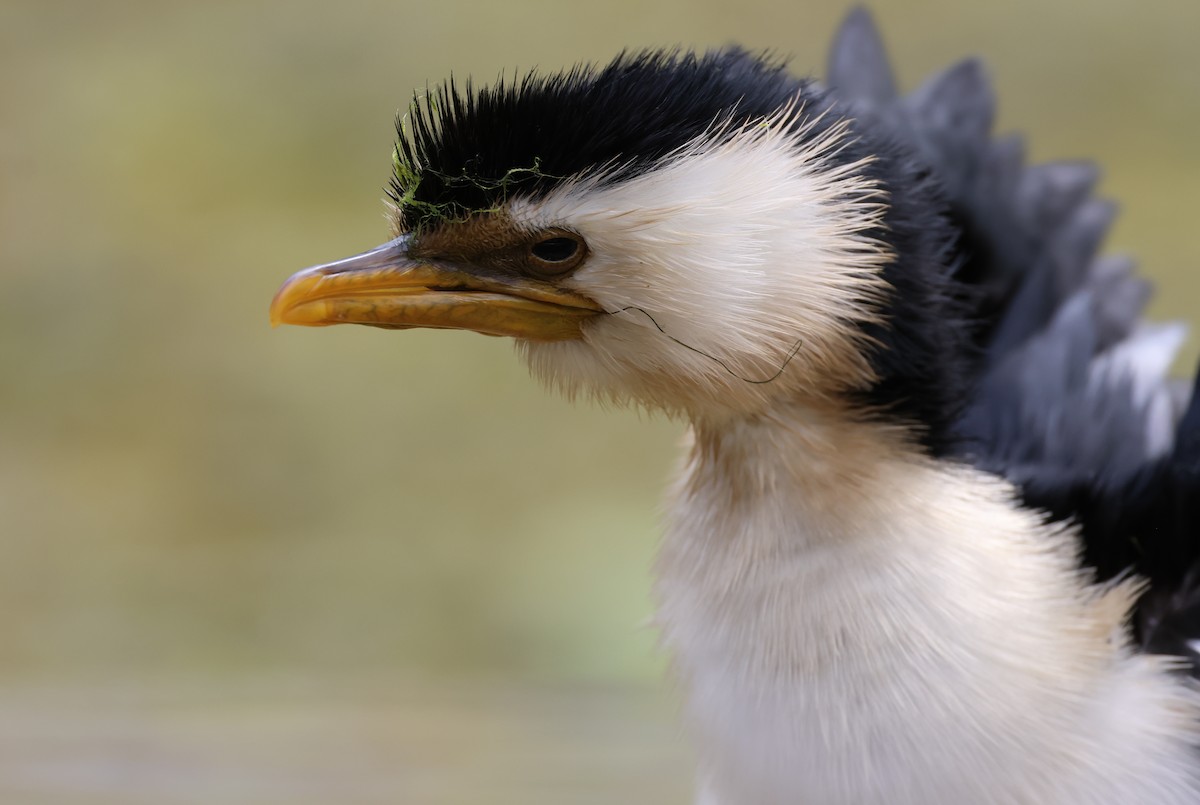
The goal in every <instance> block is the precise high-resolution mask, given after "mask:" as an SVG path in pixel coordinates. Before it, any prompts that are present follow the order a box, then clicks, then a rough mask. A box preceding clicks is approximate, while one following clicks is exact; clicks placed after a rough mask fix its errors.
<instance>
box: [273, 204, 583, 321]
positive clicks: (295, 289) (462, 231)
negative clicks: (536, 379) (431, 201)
mask: <svg viewBox="0 0 1200 805" xmlns="http://www.w3.org/2000/svg"><path fill="white" fill-rule="evenodd" d="M546 257H549V258H551V259H545V258H546ZM586 257H587V246H586V245H585V244H584V243H583V240H582V239H581V238H579V236H578V235H575V234H574V233H572V232H568V231H566V230H557V229H551V230H541V231H537V232H524V231H521V230H520V229H519V228H518V227H516V226H514V225H513V224H512V222H511V221H509V220H508V219H507V218H506V217H505V216H503V215H498V214H490V215H489V214H485V215H479V216H476V217H474V218H471V219H468V220H466V221H459V222H447V223H445V224H442V225H441V226H438V227H436V228H434V229H431V230H429V231H428V232H422V233H420V234H413V233H407V234H404V235H401V236H400V237H398V238H396V239H395V240H392V241H390V242H388V243H385V244H384V245H382V246H380V247H378V248H376V249H372V250H371V251H369V252H365V253H363V254H360V255H358V256H356V257H350V258H347V259H345V260H339V261H337V262H334V263H328V264H325V265H320V266H314V267H312V268H307V269H305V270H303V271H300V272H298V273H296V274H294V275H293V276H292V277H291V278H290V279H288V280H287V282H285V283H284V284H283V287H281V288H280V289H279V291H278V293H276V294H275V298H274V299H273V300H272V301H271V324H272V325H279V324H301V325H306V326H315V327H321V326H326V325H330V324H366V325H370V326H374V327H387V328H392V329H407V328H409V327H434V328H444V329H445V328H448V329H457V330H474V331H475V332H478V333H484V334H485V335H505V336H511V337H514V338H523V339H530V340H534V341H563V340H569V339H576V338H581V337H582V329H581V325H582V323H583V322H584V321H586V320H587V319H589V318H591V317H592V316H595V315H598V314H600V313H603V310H602V309H601V308H600V306H599V305H597V304H596V303H595V302H593V301H591V300H590V299H587V298H585V297H583V296H580V295H579V294H576V293H573V292H571V291H568V290H565V289H563V288H561V287H559V286H558V285H557V283H556V280H559V279H562V278H563V277H565V276H567V275H569V274H570V273H571V271H573V270H574V269H575V268H577V267H578V266H579V265H580V264H581V263H582V262H583V261H584V259H586Z"/></svg>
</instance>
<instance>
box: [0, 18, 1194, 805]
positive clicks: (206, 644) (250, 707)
mask: <svg viewBox="0 0 1200 805" xmlns="http://www.w3.org/2000/svg"><path fill="white" fill-rule="evenodd" d="M874 8H875V10H876V12H877V15H878V17H879V20H880V22H881V24H882V26H883V28H884V30H885V32H886V35H887V38H888V42H889V45H890V48H891V52H892V55H893V58H894V60H895V62H896V63H897V66H898V68H899V72H900V76H901V79H902V83H903V85H904V86H905V87H906V88H911V87H913V86H915V84H916V83H917V82H918V80H919V79H920V78H921V77H923V76H924V75H926V74H927V73H928V72H930V71H931V70H934V69H936V68H939V67H942V66H945V65H946V64H948V63H950V62H951V61H953V60H955V59H958V58H960V57H962V56H965V55H980V56H982V57H984V58H985V60H986V61H987V62H988V64H989V65H990V67H991V72H992V74H993V76H994V78H995V81H996V85H997V89H998V93H999V96H1000V99H1001V107H1000V117H999V128H1000V129H1001V130H1013V129H1018V130H1021V131H1024V132H1026V133H1027V135H1028V142H1029V149H1030V154H1031V156H1032V157H1033V158H1034V159H1035V160H1044V159H1050V158H1065V157H1088V158H1093V159H1096V160H1098V161H1099V162H1101V163H1102V164H1103V165H1104V167H1105V171H1106V179H1105V182H1104V184H1103V186H1102V190H1103V192H1104V193H1105V194H1106V195H1109V196H1112V197H1115V198H1117V199H1119V200H1120V201H1121V202H1122V204H1123V213H1122V217H1121V218H1120V221H1119V223H1118V225H1117V228H1116V231H1115V233H1114V236H1113V238H1112V239H1111V242H1110V244H1109V249H1110V250H1113V251H1122V252H1129V253H1132V254H1135V255H1136V256H1137V257H1138V258H1139V260H1140V262H1141V265H1142V266H1143V269H1144V271H1145V272H1146V273H1147V274H1148V275H1149V276H1151V277H1154V278H1155V279H1156V280H1157V282H1158V283H1159V286H1160V288H1161V289H1162V292H1161V293H1160V295H1159V296H1158V298H1157V300H1156V302H1155V307H1154V312H1155V314H1156V315H1157V316H1158V317H1169V318H1184V319H1190V320H1191V321H1193V322H1196V321H1197V320H1198V319H1200V316H1198V315H1197V306H1196V303H1195V301H1194V300H1195V299H1196V293H1197V290H1200V287H1198V286H1200V283H1198V282H1197V279H1196V276H1197V275H1196V267H1197V266H1200V240H1198V239H1197V238H1196V237H1195V235H1194V229H1195V223H1194V217H1195V214H1196V211H1197V210H1196V203H1195V194H1194V192H1193V188H1194V187H1195V185H1196V184H1197V182H1200V157H1198V155H1197V150H1196V143H1198V142H1200V57H1198V56H1197V55H1196V52H1195V43H1194V40H1195V32H1196V31H1197V30H1200V27H1198V26H1200V5H1198V4H1194V3H1193V4H1183V3H1166V2H1162V3H1142V4H1136V5H1135V4H1128V3H1119V2H1113V0H1101V1H1100V2H1082V1H1080V2H1070V3H1057V4H1043V3H1040V2H1034V0H1016V1H1015V2H1010V3H1005V4H991V5H988V6H984V5H976V4H972V5H970V6H967V5H963V4H957V3H950V2H946V0H916V1H915V2H905V3H900V2H895V1H893V2H883V3H877V4H874ZM845 11H846V6H845V5H843V4H839V3H827V2H821V3H817V2H813V3H779V2H774V3H772V2H760V1H759V0H751V1H750V2H743V3H736V4H735V3H713V2H694V3H688V2H680V1H679V0H664V2H657V3H654V4H645V3H641V2H633V1H632V0H629V1H628V2H626V1H625V0H620V1H618V2H612V3H607V4H605V3H595V4H580V5H577V6H565V5H562V4H559V3H551V2H548V1H547V2H543V1H541V0H538V1H536V2H535V1H533V0H518V1H517V2H510V3H504V4H500V3H482V2H481V3H465V2H443V3H421V4H417V3H411V2H376V1H375V0H348V1H347V2H342V3H339V4H336V5H334V4H322V3H312V2H297V3H284V2H278V1H275V0H251V1H250V2H236V3H235V2H231V1H229V0H216V1H214V2H208V3H204V4H199V3H196V4H188V3H158V2H149V1H148V0H144V1H138V0H109V2H105V3H84V2H63V1H61V0H37V1H36V2H33V1H26V0H6V2H5V3H4V4H3V5H0V99H2V102H0V269H2V278H3V291H0V370H2V372H3V374H2V375H0V376H2V377H3V383H2V385H0V523H3V525H2V526H0V528H2V533H0V742H2V743H3V746H4V749H3V751H0V800H2V801H4V802H10V801H11V802H33V803H67V802H80V803H83V802H88V803H91V802H97V803H101V802H102V803H108V802H113V803H118V802H120V803H124V802H129V803H139V802H176V801H178V802H205V803H208V802H222V803H223V802H230V803H240V802H275V801H278V802H310V801H311V802H335V801H336V802H339V803H355V802H364V803H368V802H382V801H388V802H401V801H402V802H417V803H424V802H432V803H452V802H478V803H484V802H487V803H493V802H494V803H508V802H514V803H515V802H521V803H536V802H555V803H566V802H580V803H584V802H601V801H619V802H683V801H685V799H686V792H687V789H688V781H687V779H686V774H687V773H686V768H687V763H686V760H685V757H686V748H685V747H684V746H683V745H682V742H681V741H680V740H679V738H678V737H677V735H676V733H675V730H674V728H673V727H671V723H672V720H671V715H670V713H671V710H672V705H671V703H670V695H669V692H668V687H667V685H666V684H664V683H660V682H658V681H657V680H658V679H659V677H660V674H661V671H662V661H661V659H660V658H659V657H658V656H657V655H656V653H655V651H654V634H653V631H652V630H649V629H647V628H645V627H644V625H643V624H644V623H645V621H646V618H647V617H648V616H649V614H650V611H651V606H650V601H649V595H648V589H649V575H648V567H649V563H650V561H651V557H652V555H653V550H654V543H655V539H656V536H655V535H656V530H657V529H656V518H657V500H658V496H659V490H660V488H661V485H662V479H663V477H664V476H665V475H666V474H667V473H668V472H669V468H670V466H671V462H672V455H673V452H674V444H675V442H676V441H677V439H678V436H679V432H680V427H679V426H678V425H677V424H675V423H671V422H667V421H663V420H660V419H655V418H648V417H645V416H641V417H639V416H638V415H637V414H636V413H633V412H628V411H604V410H600V409H597V408H594V407H590V406H587V405H576V406H571V405H567V404H565V403H563V402H562V401H560V400H557V399H553V398H551V397H549V396H548V395H546V394H544V393H543V392H542V390H541V389H539V388H537V387H536V385H535V384H534V383H533V382H531V381H530V380H529V379H528V378H527V377H526V376H525V372H524V370H523V369H522V368H521V367H520V366H519V365H518V363H517V361H516V360H515V358H514V357H513V355H512V353H511V349H510V347H509V345H507V344H505V343H504V342H502V341H500V340H496V339H485V338H479V337H476V336H474V335H471V334H464V333H446V332H436V333H432V332H406V333H390V332H384V331H375V330H368V329H365V328H360V329H356V328H333V329H329V330H323V331H309V330H300V329H283V330H279V331H275V332H272V331H271V330H270V329H269V328H268V327H267V321H266V305H267V302H268V301H269V299H270V298H271V295H272V293H273V292H274V290H275V288H276V287H277V285H278V284H279V283H280V282H281V281H282V280H283V279H284V278H285V277H286V276H287V275H288V274H289V273H291V271H293V270H294V269H296V268H299V267H302V266H304V265H307V264H310V263H314V262H319V261H324V260H328V259H332V258H335V257H339V256H343V255H345V254H349V253H352V252H356V251H360V250H362V249H365V248H367V247H370V246H372V245H374V244H375V243H377V242H379V241H381V240H383V239H384V238H385V237H386V236H387V228H386V225H385V223H384V221H383V216H382V205H381V204H380V203H379V199H380V197H381V195H382V192H381V188H382V186H383V184H384V182H385V181H386V179H387V171H388V169H389V155H390V148H391V138H392V119H393V116H394V114H395V112H396V110H397V109H399V108H401V107H403V106H404V105H405V104H406V102H407V100H408V98H409V96H410V93H411V92H412V91H413V90H414V89H421V88H423V87H425V86H426V84H427V83H428V82H436V81H438V80H440V79H442V78H444V77H445V76H447V75H449V74H450V73H451V72H454V73H455V75H457V76H466V75H473V76H475V77H476V78H477V79H480V80H487V79H489V78H491V77H492V76H495V75H497V74H498V73H499V72H500V71H501V70H505V69H508V70H511V69H513V68H521V69H526V68H530V67H534V66H540V67H542V68H544V69H554V68H557V67H559V66H562V65H566V64H573V63H575V62H578V61H581V60H592V59H606V58H608V57H610V56H611V55H612V54H614V53H615V52H616V51H618V50H619V49H621V48H623V47H627V46H628V47H640V46H650V45H675V44H682V45H685V46H696V47H705V46H711V45H720V44H725V43H728V42H732V41H738V42H741V43H743V44H745V45H747V46H750V47H753V48H772V49H774V50H776V51H777V52H779V53H783V54H791V56H792V64H793V67H794V69H796V70H797V71H798V72H810V73H817V74H819V73H820V72H821V70H822V65H823V61H824V55H825V46H826V42H827V41H828V39H829V37H830V35H831V33H832V31H833V30H834V28H835V26H836V24H837V21H838V20H839V19H840V18H841V17H842V15H843V14H844V13H845ZM1196 344H1197V342H1196V340H1195V338H1194V337H1193V339H1192V341H1191V342H1189V347H1188V350H1187V354H1186V355H1185V356H1184V358H1183V359H1182V363H1181V367H1182V366H1183V365H1184V364H1190V362H1191V361H1192V360H1193V359H1194V357H1195V355H1196V352H1197V349H1196ZM297 678H299V679H303V680H306V681H305V682H303V683H293V682H287V681H286V680H293V679H297ZM363 679H368V680H371V681H370V682H368V683H364V682H363V681H362V680H363ZM430 679H435V680H437V681H436V682H435V683H434V682H429V681H428V680H430ZM264 680H266V681H264ZM279 680H285V681H279ZM422 680H425V681H422ZM534 680H537V681H534Z"/></svg>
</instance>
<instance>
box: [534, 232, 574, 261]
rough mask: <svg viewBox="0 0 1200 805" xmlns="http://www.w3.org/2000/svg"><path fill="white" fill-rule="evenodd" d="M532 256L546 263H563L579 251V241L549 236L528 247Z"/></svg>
mask: <svg viewBox="0 0 1200 805" xmlns="http://www.w3.org/2000/svg"><path fill="white" fill-rule="evenodd" d="M530 251H532V252H533V256H534V257H536V258H537V259H539V260H541V261H543V262H546V263H565V262H566V261H567V260H570V259H571V258H572V257H574V256H575V253H576V252H577V251H579V243H578V242H577V241H575V240H572V239H571V238H550V239H549V240H543V241H541V242H540V243H535V244H533V246H532V247H530Z"/></svg>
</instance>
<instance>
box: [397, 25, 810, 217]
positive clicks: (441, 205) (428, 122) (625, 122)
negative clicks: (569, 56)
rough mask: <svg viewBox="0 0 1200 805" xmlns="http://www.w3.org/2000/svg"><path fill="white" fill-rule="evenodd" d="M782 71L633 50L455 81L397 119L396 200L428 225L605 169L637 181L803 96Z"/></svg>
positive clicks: (718, 54) (734, 54) (729, 55)
mask: <svg viewBox="0 0 1200 805" xmlns="http://www.w3.org/2000/svg"><path fill="white" fill-rule="evenodd" d="M806 86H807V84H806V83H805V82H802V81H798V80H797V79H795V78H793V77H791V76H790V75H788V74H787V72H786V71H785V70H784V69H783V65H782V64H780V63H777V62H775V61H773V60H771V59H768V58H762V57H756V56H754V55H752V54H750V53H748V52H746V51H743V50H738V49H733V50H723V51H713V52H709V53H706V54H703V55H697V54H693V53H682V52H676V51H653V52H651V51H646V52H639V53H626V54H622V55H620V56H618V57H617V58H616V59H615V60H613V61H612V62H611V63H609V64H608V65H606V66H604V67H600V68H593V67H576V68H575V69H573V70H569V71H567V72H564V73H558V74H555V75H549V76H541V75H538V74H536V73H529V74H527V75H525V76H524V77H522V78H515V79H512V80H503V79H502V80H500V81H498V82H497V83H496V84H494V85H492V86H490V87H484V88H479V89H476V88H474V87H473V86H472V85H471V83H470V82H469V81H468V82H467V83H466V84H465V85H464V86H463V87H462V88H460V87H459V86H457V85H456V83H455V82H454V81H453V80H451V81H450V82H448V83H447V84H444V85H443V86H441V87H440V88H438V89H436V90H434V91H433V92H432V93H430V94H429V95H427V96H425V97H423V98H422V97H418V98H416V99H414V101H413V103H412V105H411V108H410V109H409V112H408V115H407V116H406V117H402V118H401V119H400V120H398V121H397V131H398V133H399V140H398V142H397V145H396V151H395V175H394V177H393V180H392V183H391V188H390V191H389V195H390V196H391V197H392V199H393V201H394V202H395V203H396V205H397V207H398V208H399V211H400V213H401V215H402V216H403V223H404V225H405V226H406V227H409V228H419V227H421V226H423V225H427V224H430V223H433V222H434V221H436V220H439V219H444V218H450V219H454V218H462V217H465V216H467V215H470V214H471V213H474V212H477V211H480V210H487V209H492V208H495V207H497V206H499V205H500V204H501V203H503V201H504V200H505V199H506V198H509V197H512V196H513V195H515V194H524V195H534V196H536V195H538V194H540V193H544V192H545V191H546V190H548V189H549V188H551V187H553V186H555V185H556V184H558V183H560V182H562V181H563V180H564V179H566V178H568V177H572V176H575V175H578V174H580V173H582V172H585V171H599V170H603V171H604V173H605V180H606V181H610V182H616V181H621V180H623V179H628V178H630V177H632V176H636V175H638V174H640V173H642V172H644V171H646V170H648V169H649V168H651V167H652V166H654V165H655V164H656V163H658V162H659V161H660V160H662V159H663V158H664V157H666V156H667V155H669V154H670V153H671V152H673V151H676V150H677V149H679V148H680V147H682V146H684V145H686V144H687V143H689V142H691V141H693V140H694V139H695V138H697V137H699V136H701V135H703V134H704V133H705V132H708V131H711V130H713V129H714V127H715V126H717V125H718V124H721V123H726V122H728V123H730V124H732V125H731V126H730V128H731V129H732V128H736V127H737V125H738V124H741V123H745V122H747V121H751V120H756V119H759V118H762V117H765V116H767V115H770V114H771V113H772V112H775V111H776V110H777V109H779V108H780V107H781V106H783V105H784V104H786V103H788V102H789V101H790V100H793V99H795V98H797V96H798V95H799V94H801V93H803V91H804V90H805V87H806Z"/></svg>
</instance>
